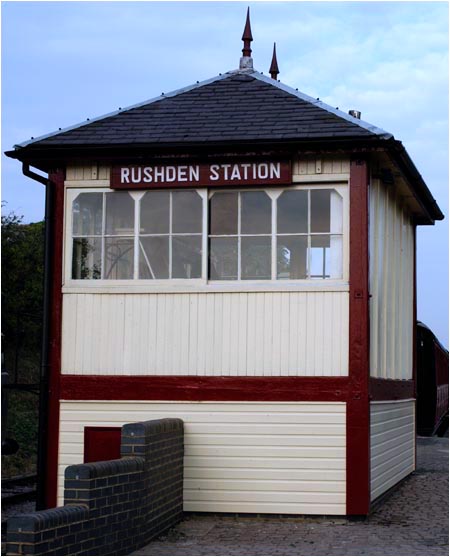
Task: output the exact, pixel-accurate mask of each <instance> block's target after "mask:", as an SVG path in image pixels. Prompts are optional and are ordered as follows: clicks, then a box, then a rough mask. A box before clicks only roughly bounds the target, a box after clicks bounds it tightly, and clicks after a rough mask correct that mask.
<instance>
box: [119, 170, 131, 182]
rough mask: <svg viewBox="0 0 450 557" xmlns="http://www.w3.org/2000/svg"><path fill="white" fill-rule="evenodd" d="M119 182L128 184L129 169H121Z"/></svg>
mask: <svg viewBox="0 0 450 557" xmlns="http://www.w3.org/2000/svg"><path fill="white" fill-rule="evenodd" d="M120 182H121V183H122V184H129V183H130V169H129V168H121V169H120Z"/></svg>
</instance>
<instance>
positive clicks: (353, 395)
mask: <svg viewBox="0 0 450 557" xmlns="http://www.w3.org/2000/svg"><path fill="white" fill-rule="evenodd" d="M368 183H369V173H368V166H367V161H366V160H364V159H353V160H351V162H350V254H349V260H350V269H349V273H350V277H349V279H350V298H349V311H350V314H349V318H350V319H349V394H348V402H347V514H349V515H366V514H368V512H369V509H370V423H369V418H370V415H369V410H370V409H369V219H368Z"/></svg>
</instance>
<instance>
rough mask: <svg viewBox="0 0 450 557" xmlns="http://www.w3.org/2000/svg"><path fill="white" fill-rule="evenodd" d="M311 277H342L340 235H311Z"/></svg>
mask: <svg viewBox="0 0 450 557" xmlns="http://www.w3.org/2000/svg"><path fill="white" fill-rule="evenodd" d="M311 278H321V279H323V278H342V236H311Z"/></svg>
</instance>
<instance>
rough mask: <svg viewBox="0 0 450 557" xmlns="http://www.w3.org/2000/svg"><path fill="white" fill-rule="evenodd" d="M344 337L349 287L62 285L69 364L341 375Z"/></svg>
mask: <svg viewBox="0 0 450 557" xmlns="http://www.w3.org/2000/svg"><path fill="white" fill-rule="evenodd" d="M402 334H404V333H403V331H402ZM347 342H348V293H347V292H291V293H289V292H250V293H244V292H227V293H218V292H216V293H195V294H189V293H177V294H164V293H157V294H145V293H140V294H65V295H64V313H63V354H62V363H63V373H78V374H80V373H81V374H82V373H85V374H104V375H108V374H109V375H114V374H127V375H164V374H170V375H173V374H192V375H205V374H206V375H210V374H213V375H246V374H247V375H253V376H255V375H268V376H271V375H284V376H286V375H305V374H306V375H333V374H338V375H342V374H346V373H347V366H346V365H343V361H347Z"/></svg>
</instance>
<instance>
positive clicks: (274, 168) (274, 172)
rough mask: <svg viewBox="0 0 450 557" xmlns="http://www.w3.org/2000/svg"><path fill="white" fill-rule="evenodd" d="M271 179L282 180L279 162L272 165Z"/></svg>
mask: <svg viewBox="0 0 450 557" xmlns="http://www.w3.org/2000/svg"><path fill="white" fill-rule="evenodd" d="M270 177H271V178H281V168H280V163H279V162H277V163H276V164H275V163H274V162H271V163H270Z"/></svg>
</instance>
